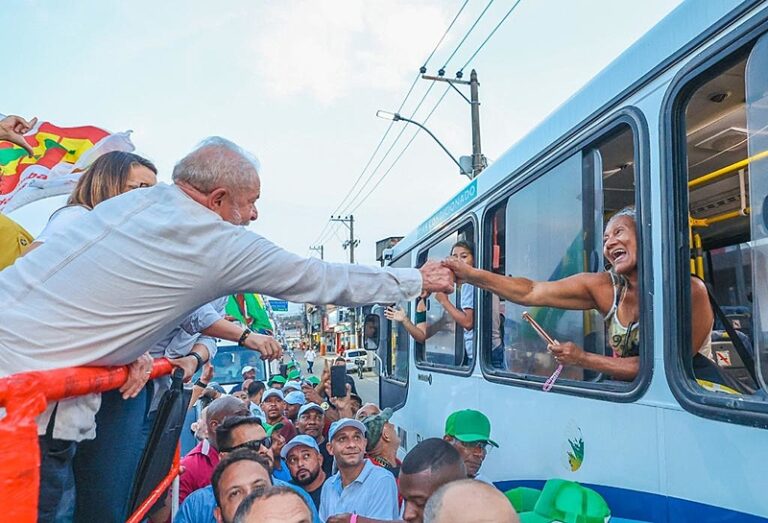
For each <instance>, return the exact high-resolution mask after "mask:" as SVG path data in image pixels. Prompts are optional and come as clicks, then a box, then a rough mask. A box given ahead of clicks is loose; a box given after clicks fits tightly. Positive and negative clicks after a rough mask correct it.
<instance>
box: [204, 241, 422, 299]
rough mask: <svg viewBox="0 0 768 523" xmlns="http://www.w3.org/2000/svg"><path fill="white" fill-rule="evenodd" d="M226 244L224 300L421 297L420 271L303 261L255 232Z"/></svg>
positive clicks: (222, 266)
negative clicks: (242, 296)
mask: <svg viewBox="0 0 768 523" xmlns="http://www.w3.org/2000/svg"><path fill="white" fill-rule="evenodd" d="M238 232H239V234H230V235H229V236H228V237H227V238H226V239H225V240H223V241H222V243H223V244H224V245H223V246H222V251H223V252H221V255H220V256H219V258H218V259H219V260H220V261H221V264H222V265H221V266H220V268H219V272H218V274H221V275H223V276H222V278H221V279H220V280H219V281H220V284H221V285H222V286H223V288H222V289H221V291H222V294H232V293H235V292H258V293H262V294H267V295H269V296H273V297H276V298H282V299H285V300H289V301H293V302H297V303H313V304H325V303H333V304H336V305H366V304H370V303H394V302H398V301H404V300H411V299H413V298H415V297H416V296H418V294H419V293H420V292H421V286H422V281H421V273H420V272H419V271H418V270H417V269H390V268H384V269H381V268H378V267H368V266H365V265H353V264H346V263H329V262H324V261H321V260H318V259H317V258H302V257H301V256H298V255H296V254H293V253H291V252H288V251H286V250H284V249H281V248H280V247H278V246H277V245H275V244H273V243H272V242H270V241H268V240H267V239H265V238H263V237H261V236H259V235H258V234H256V233H253V232H251V231H246V230H242V231H238Z"/></svg>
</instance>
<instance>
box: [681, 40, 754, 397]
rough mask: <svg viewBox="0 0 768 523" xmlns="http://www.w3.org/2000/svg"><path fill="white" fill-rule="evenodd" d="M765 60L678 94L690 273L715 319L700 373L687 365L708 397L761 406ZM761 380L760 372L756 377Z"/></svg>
mask: <svg viewBox="0 0 768 523" xmlns="http://www.w3.org/2000/svg"><path fill="white" fill-rule="evenodd" d="M766 56H768V47H767V46H766V42H762V41H761V42H758V44H757V45H756V46H755V47H754V48H753V49H752V50H751V52H750V53H749V54H748V55H747V54H746V53H745V52H742V53H741V54H740V55H739V56H736V57H731V58H729V59H727V60H726V61H725V63H723V64H721V65H719V66H717V67H716V70H715V71H712V72H711V73H710V74H708V75H707V76H706V79H705V80H703V81H701V80H700V81H698V82H697V85H694V86H692V87H689V88H687V89H686V92H688V93H690V94H688V95H687V99H686V101H685V106H684V129H685V136H686V142H685V149H684V150H685V154H686V157H685V165H686V167H687V175H688V176H687V180H688V210H689V227H690V234H689V236H690V239H691V259H690V270H691V273H692V274H694V275H696V276H698V277H699V278H701V279H703V280H704V281H705V282H707V283H708V284H709V286H710V289H711V290H712V294H713V296H714V303H713V308H714V310H715V321H714V323H713V326H712V332H711V335H710V337H709V339H708V340H706V343H705V344H704V345H703V346H702V347H700V348H699V350H698V351H697V353H696V354H695V358H696V359H697V360H699V361H704V362H705V363H706V365H705V366H704V368H705V369H708V371H707V373H706V375H705V374H704V373H703V372H702V371H701V370H700V367H702V366H701V365H697V364H696V360H694V375H693V377H694V378H696V381H697V383H698V385H699V386H701V387H703V388H704V389H706V390H711V391H713V393H714V394H718V395H722V394H737V393H738V394H742V395H749V396H753V397H764V394H763V393H762V391H761V389H764V388H765V386H764V381H763V378H761V377H760V374H761V372H760V370H761V369H760V365H759V362H760V361H763V362H765V360H766V359H767V358H766V355H768V353H767V352H766V346H767V344H766V334H768V319H766V318H768V283H767V282H768V248H767V247H766V240H767V239H768V233H766V227H765V223H764V220H763V217H762V208H763V206H762V202H763V201H764V199H765V197H766V195H768V182H766V177H767V176H768V172H766V171H767V170H768V163H766V162H765V161H764V160H762V158H763V157H765V156H767V155H768V153H767V151H768V140H767V139H766V129H768V94H766V93H767V91H768V68H766V65H765V64H766V62H765V57H766ZM758 57H762V58H761V59H758ZM717 308H719V309H720V310H721V311H722V314H717ZM688 347H690V343H689V344H688ZM766 370H768V367H766V366H765V364H763V369H762V371H763V372H762V374H763V375H765V373H766ZM689 379H690V377H689ZM761 382H762V383H761Z"/></svg>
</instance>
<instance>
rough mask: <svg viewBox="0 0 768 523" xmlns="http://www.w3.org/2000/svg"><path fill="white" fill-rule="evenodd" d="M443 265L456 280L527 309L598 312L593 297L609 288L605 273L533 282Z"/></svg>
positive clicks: (447, 262)
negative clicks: (537, 307)
mask: <svg viewBox="0 0 768 523" xmlns="http://www.w3.org/2000/svg"><path fill="white" fill-rule="evenodd" d="M443 265H444V266H445V267H447V268H449V269H451V270H452V271H453V272H454V274H455V275H456V278H457V279H460V280H463V281H466V282H467V283H471V284H473V285H475V286H477V287H480V288H482V289H486V290H488V291H490V292H492V293H494V294H496V295H498V296H500V297H502V298H504V299H505V300H509V301H511V302H514V303H517V304H520V305H528V306H539V307H556V308H558V309H572V310H586V309H599V306H598V304H597V302H596V299H595V294H594V293H595V291H596V290H597V289H598V288H600V287H601V286H603V285H605V284H606V279H608V281H607V283H608V284H610V276H609V275H608V274H607V273H589V272H582V273H579V274H574V275H573V276H569V277H567V278H563V279H562V280H556V281H534V280H529V279H528V278H517V277H514V276H503V275H501V274H495V273H493V272H490V271H484V270H482V269H476V268H474V267H471V266H469V265H467V264H466V263H464V262H461V261H458V260H455V259H453V258H447V259H445V260H443Z"/></svg>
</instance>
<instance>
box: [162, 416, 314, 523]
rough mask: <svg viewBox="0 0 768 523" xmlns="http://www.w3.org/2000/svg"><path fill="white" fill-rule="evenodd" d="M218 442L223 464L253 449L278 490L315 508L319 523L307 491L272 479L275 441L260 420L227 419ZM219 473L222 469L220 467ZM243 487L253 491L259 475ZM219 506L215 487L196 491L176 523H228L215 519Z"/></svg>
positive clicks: (240, 417) (185, 503)
mask: <svg viewBox="0 0 768 523" xmlns="http://www.w3.org/2000/svg"><path fill="white" fill-rule="evenodd" d="M216 440H217V442H218V443H219V453H220V454H221V456H222V461H224V458H226V457H227V456H229V455H230V454H233V453H235V452H236V451H240V450H241V449H250V450H251V451H253V452H255V453H256V454H258V455H259V456H261V457H262V459H264V460H265V462H266V463H267V464H268V466H269V472H270V476H271V480H272V485H274V486H276V487H289V488H291V489H293V490H295V491H296V492H298V493H299V494H300V495H301V497H303V498H304V500H305V501H306V502H307V504H308V505H309V506H310V508H312V521H313V523H320V519H319V518H318V516H317V511H316V510H315V509H314V504H313V503H312V498H311V497H309V494H307V493H306V492H305V491H304V489H302V488H301V487H298V486H296V485H292V484H290V483H287V482H285V481H281V480H279V479H275V478H274V476H272V464H273V460H274V456H273V454H272V439H271V437H270V436H268V435H267V431H266V430H265V429H264V427H263V426H262V424H261V420H260V419H259V418H255V417H252V416H235V417H232V418H229V419H227V420H226V421H225V422H224V423H222V424H221V425H220V426H219V427H218V428H217V429H216ZM216 470H217V471H218V470H219V469H218V467H217V469H216ZM214 475H216V472H214ZM242 482H243V478H242V477H240V478H238V483H242ZM244 484H247V485H251V487H252V488H255V487H254V485H258V484H259V482H258V481H257V479H256V476H254V478H253V481H250V482H248V481H246V482H245V483H244ZM252 488H251V490H252ZM246 494H247V493H246ZM242 497H245V496H242ZM238 503H239V501H238ZM216 506H217V503H216V498H215V496H214V490H213V487H212V486H210V485H209V486H208V487H205V488H202V489H200V490H196V491H195V492H193V493H192V494H190V495H189V497H187V499H186V500H184V503H183V504H182V505H181V507H180V509H179V513H178V514H177V516H176V519H174V522H175V523H227V522H226V520H224V519H219V520H217V519H215V517H214V509H215V508H216ZM220 508H221V509H222V510H224V508H223V507H221V506H220ZM236 509H237V507H236V506H235V507H234V509H233V510H232V514H234V511H235V510H236ZM220 512H221V511H220Z"/></svg>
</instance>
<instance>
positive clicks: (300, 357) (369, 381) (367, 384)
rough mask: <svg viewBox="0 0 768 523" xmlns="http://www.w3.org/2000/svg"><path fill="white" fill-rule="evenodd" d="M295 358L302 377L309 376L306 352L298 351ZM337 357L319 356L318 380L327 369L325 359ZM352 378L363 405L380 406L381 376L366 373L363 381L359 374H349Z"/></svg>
mask: <svg viewBox="0 0 768 523" xmlns="http://www.w3.org/2000/svg"><path fill="white" fill-rule="evenodd" d="M294 357H295V358H296V361H297V362H298V363H299V365H300V366H301V373H302V375H304V374H307V363H306V361H305V360H304V351H302V350H297V351H295V353H294ZM335 357H336V355H335V354H331V355H328V356H325V357H323V356H318V357H317V359H316V360H315V365H314V369H313V370H314V373H313V374H314V375H315V376H317V377H318V378H319V377H320V376H321V375H322V373H323V368H325V359H328V360H330V361H333V359H334V358H335ZM349 375H350V376H352V378H353V379H354V380H355V387H357V393H358V394H359V395H360V397H361V398H362V399H363V403H368V402H370V403H375V404H377V405H378V404H379V376H378V374H376V373H375V372H372V371H370V372H365V373H364V374H363V379H362V380H361V379H359V378H358V377H357V372H352V373H349Z"/></svg>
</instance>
